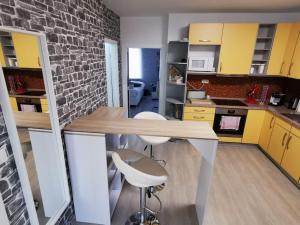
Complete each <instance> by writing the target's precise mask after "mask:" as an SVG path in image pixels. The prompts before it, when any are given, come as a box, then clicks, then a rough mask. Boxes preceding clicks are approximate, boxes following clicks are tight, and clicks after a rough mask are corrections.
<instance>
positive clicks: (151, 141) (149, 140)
mask: <svg viewBox="0 0 300 225" xmlns="http://www.w3.org/2000/svg"><path fill="white" fill-rule="evenodd" d="M134 119H144V120H167V119H166V118H165V117H163V116H162V115H160V114H158V113H154V112H141V113H138V114H136V115H135V117H134ZM139 137H140V138H141V139H142V140H143V141H144V142H146V144H147V145H146V147H145V148H144V150H146V149H147V147H148V145H150V157H151V158H152V159H154V154H153V145H159V144H163V143H166V142H167V141H169V140H170V137H155V136H143V135H140V136H139ZM157 161H161V162H163V163H164V165H166V161H165V160H157Z"/></svg>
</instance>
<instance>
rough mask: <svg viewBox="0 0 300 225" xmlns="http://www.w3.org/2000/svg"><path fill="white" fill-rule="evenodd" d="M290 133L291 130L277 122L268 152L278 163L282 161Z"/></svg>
mask: <svg viewBox="0 0 300 225" xmlns="http://www.w3.org/2000/svg"><path fill="white" fill-rule="evenodd" d="M289 133H290V131H289V130H287V129H285V128H283V127H281V126H280V125H279V124H277V123H275V125H274V128H273V131H272V135H271V139H270V144H269V147H268V153H269V155H270V156H271V157H272V158H273V159H274V160H275V161H276V162H277V163H278V164H280V163H281V160H282V157H283V153H284V151H285V148H286V143H287V140H288V138H289Z"/></svg>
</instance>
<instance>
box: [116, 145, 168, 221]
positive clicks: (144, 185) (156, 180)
mask: <svg viewBox="0 0 300 225" xmlns="http://www.w3.org/2000/svg"><path fill="white" fill-rule="evenodd" d="M112 159H113V162H114V164H115V166H116V167H117V169H118V170H119V171H120V172H121V173H122V174H123V175H124V176H125V179H126V180H127V181H128V183H129V184H131V185H133V186H135V187H138V188H139V189H140V211H139V212H137V213H135V214H133V215H132V216H130V217H129V219H128V220H127V223H126V224H141V225H142V224H145V223H146V221H149V220H151V221H153V222H155V223H151V224H159V221H158V219H157V217H156V214H158V213H159V211H160V210H159V211H158V212H157V213H155V212H153V211H152V210H150V209H148V208H147V207H146V193H150V192H149V190H151V189H152V190H153V187H155V186H159V185H163V184H164V183H165V182H166V181H167V179H168V173H167V171H166V170H165V168H164V167H162V166H161V165H159V164H158V163H157V162H156V161H154V160H153V159H151V158H148V157H146V156H145V155H143V154H141V153H138V152H135V151H132V150H128V149H125V150H119V151H115V152H113V153H112ZM152 194H153V195H154V196H155V197H156V198H157V200H158V201H159V203H160V209H161V201H160V199H159V198H158V196H157V195H155V194H154V193H152Z"/></svg>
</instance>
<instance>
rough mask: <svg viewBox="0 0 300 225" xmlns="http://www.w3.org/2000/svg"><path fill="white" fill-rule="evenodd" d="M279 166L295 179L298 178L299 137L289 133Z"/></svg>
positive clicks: (299, 172)
mask: <svg viewBox="0 0 300 225" xmlns="http://www.w3.org/2000/svg"><path fill="white" fill-rule="evenodd" d="M281 166H282V167H283V168H284V169H285V171H286V172H287V173H288V174H289V175H290V176H291V177H293V178H294V179H295V180H296V181H299V178H300V137H297V136H296V135H294V134H292V133H291V134H290V136H289V137H288V140H287V144H286V151H285V153H284V156H283V159H282V162H281Z"/></svg>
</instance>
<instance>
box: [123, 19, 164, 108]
mask: <svg viewBox="0 0 300 225" xmlns="http://www.w3.org/2000/svg"><path fill="white" fill-rule="evenodd" d="M167 31H168V22H167V17H163V16H153V17H121V46H122V79H123V103H124V106H125V107H126V106H127V104H128V96H127V94H128V93H127V71H128V61H127V50H128V48H160V49H161V58H160V76H162V75H163V77H164V76H165V75H164V74H165V70H166V69H165V68H166V46H167ZM161 89H164V87H162V86H161ZM161 93H162V95H161V97H162V98H163V99H164V95H163V94H165V93H164V91H161ZM160 102H163V101H160ZM159 108H160V109H163V106H161V105H160V107H159ZM163 111H164V110H163Z"/></svg>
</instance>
